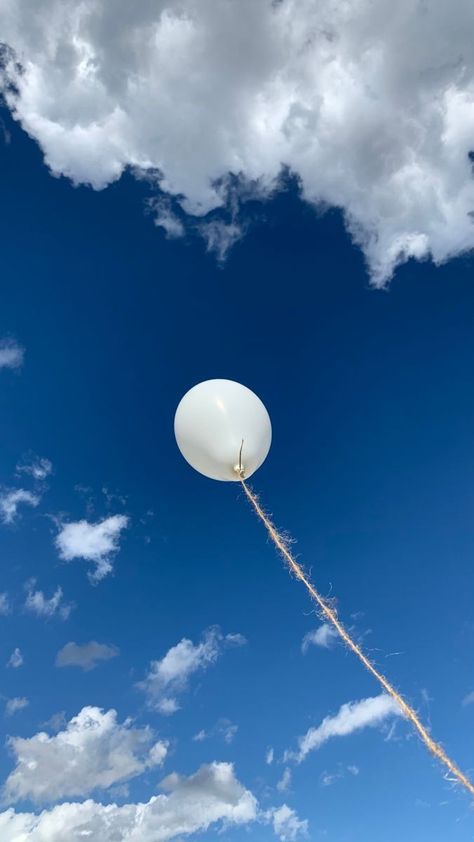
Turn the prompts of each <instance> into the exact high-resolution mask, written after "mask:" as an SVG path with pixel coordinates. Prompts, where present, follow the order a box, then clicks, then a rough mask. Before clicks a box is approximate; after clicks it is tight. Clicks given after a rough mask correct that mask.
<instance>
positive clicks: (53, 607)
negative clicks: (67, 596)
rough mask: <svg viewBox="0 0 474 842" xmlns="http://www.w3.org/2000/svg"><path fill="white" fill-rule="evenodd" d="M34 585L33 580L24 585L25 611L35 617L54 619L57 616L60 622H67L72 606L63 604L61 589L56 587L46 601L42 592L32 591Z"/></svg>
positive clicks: (34, 581)
mask: <svg viewBox="0 0 474 842" xmlns="http://www.w3.org/2000/svg"><path fill="white" fill-rule="evenodd" d="M35 584H36V580H35V579H30V581H29V582H27V583H26V585H25V588H26V600H25V609H26V611H30V612H31V613H32V614H36V616H37V617H54V616H56V615H57V616H58V617H60V618H61V619H62V620H67V618H68V617H69V615H70V613H71V611H72V608H73V605H72V603H67V602H63V589H62V588H61V587H57V588H56V590H55V592H54V593H53V595H52V596H51V597H50V598H49V599H47V598H46V597H45V595H44V593H43V591H36V590H34V587H35Z"/></svg>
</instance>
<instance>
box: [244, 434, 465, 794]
mask: <svg viewBox="0 0 474 842" xmlns="http://www.w3.org/2000/svg"><path fill="white" fill-rule="evenodd" d="M242 445H243V442H242ZM235 471H236V473H237V474H238V476H239V479H240V482H241V485H242V488H243V489H244V491H245V494H246V495H247V499H248V500H249V502H250V503H251V505H252V507H253V508H254V510H255V512H256V514H257V515H258V517H259V518H260V520H261V521H262V523H263V525H264V526H265V528H266V530H267V532H268V534H269V536H270V538H271V540H272V542H273V543H274V545H275V547H276V548H277V550H278V552H279V553H280V554H281V555H282V556H283V558H284V560H285V562H286V563H287V565H288V567H289V569H290V571H291V572H292V573H294V575H295V576H296V578H297V579H299V580H300V582H302V583H303V585H304V586H305V588H306V590H307V591H308V593H309V594H310V596H311V598H312V599H313V600H314V601H315V602H316V604H317V606H318V608H319V611H320V614H321V616H322V617H325V618H326V619H327V620H328V621H329V622H330V623H331V625H332V626H333V627H334V628H335V629H336V631H337V633H338V635H339V636H340V637H341V638H342V640H343V641H344V643H345V644H346V646H347V647H348V648H349V649H350V650H351V651H352V652H353V653H354V655H356V656H357V657H358V658H359V661H361V663H362V664H363V665H364V667H365V668H366V670H368V672H370V673H371V674H372V675H373V676H374V678H376V679H377V681H378V682H379V684H380V685H381V686H382V687H383V689H384V690H385V692H386V693H388V695H389V696H391V697H392V699H394V701H395V702H396V703H397V705H398V706H399V707H400V709H401V711H402V713H403V715H404V716H405V717H406V718H407V719H408V720H409V721H410V722H411V723H412V725H413V726H414V728H415V730H416V731H417V732H418V735H419V736H420V738H421V739H422V741H423V742H424V744H425V746H426V748H427V749H428V751H430V752H431V754H432V755H434V757H436V759H437V760H439V761H440V762H441V763H443V764H444V765H445V766H446V767H447V768H448V769H449V771H450V772H451V774H452V775H454V778H455V780H456V781H458V782H459V783H460V784H462V786H464V787H465V788H466V789H467V790H468V791H469V792H470V793H471V795H474V785H473V784H472V783H471V781H470V780H469V778H467V777H466V775H465V774H464V773H463V772H462V771H461V770H460V769H459V768H458V767H457V766H456V764H455V763H454V762H453V761H452V760H451V759H450V758H449V757H448V755H447V754H446V752H445V751H444V749H443V748H442V746H440V745H439V743H436V742H435V741H434V740H432V739H431V737H430V735H429V733H428V731H427V730H426V728H425V727H424V725H423V723H422V722H420V720H419V718H418V716H417V714H416V712H415V711H414V710H413V708H412V707H410V705H409V704H408V702H406V701H405V699H404V698H403V697H402V696H401V695H400V693H397V691H396V690H395V688H394V687H392V685H391V684H390V682H389V681H388V680H387V679H386V678H385V676H384V675H382V673H380V672H379V671H378V670H377V669H376V667H375V666H374V664H373V663H372V662H371V661H370V660H369V658H368V657H367V656H366V655H364V653H363V651H362V649H361V648H360V646H358V644H357V643H356V642H355V640H353V639H352V637H351V636H350V634H349V632H348V631H347V630H346V629H345V627H344V625H343V624H342V623H341V621H340V620H339V619H338V617H337V614H336V611H335V610H334V609H333V608H331V606H330V605H328V603H327V602H326V600H325V599H323V597H322V596H321V594H320V593H318V591H317V590H316V588H315V587H314V585H312V584H311V582H310V580H309V579H308V578H307V576H306V575H305V572H304V570H303V568H302V567H301V566H300V565H299V564H298V562H297V561H296V559H295V558H294V557H293V556H292V554H291V552H290V550H289V548H288V540H287V539H286V538H285V537H284V536H283V535H282V534H281V533H280V532H279V531H278V530H277V528H276V527H275V526H274V524H273V523H272V521H271V520H270V518H269V517H268V515H266V514H265V512H264V510H263V509H262V507H261V505H260V503H259V501H258V497H257V496H256V494H254V492H253V491H252V490H251V489H250V488H249V486H248V485H247V483H246V481H245V475H244V468H243V467H242V447H241V448H240V453H239V464H238V465H236V467H235Z"/></svg>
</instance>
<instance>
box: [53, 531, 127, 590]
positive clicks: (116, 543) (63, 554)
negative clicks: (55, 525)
mask: <svg viewBox="0 0 474 842" xmlns="http://www.w3.org/2000/svg"><path fill="white" fill-rule="evenodd" d="M128 523H129V518H128V517H127V516H126V515H110V517H106V518H104V519H103V520H101V521H98V522H97V523H89V522H88V521H87V520H78V521H73V522H71V523H63V524H61V528H60V530H59V532H58V534H57V536H56V539H55V545H56V549H57V550H58V553H59V557H60V558H62V559H63V560H64V561H73V560H74V559H84V560H85V561H90V562H92V563H93V564H95V568H94V570H93V571H92V572H91V573H89V574H88V575H89V579H90V580H91V582H93V583H94V584H97V583H98V582H100V581H101V580H102V579H103V578H104V577H105V576H107V575H108V574H109V573H111V572H112V569H113V563H112V559H113V556H114V555H115V554H116V553H117V552H118V550H119V548H120V536H121V533H122V531H123V530H124V529H125V528H126V527H127V526H128Z"/></svg>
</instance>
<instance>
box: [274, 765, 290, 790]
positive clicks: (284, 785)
mask: <svg viewBox="0 0 474 842" xmlns="http://www.w3.org/2000/svg"><path fill="white" fill-rule="evenodd" d="M290 785H291V770H290V769H288V767H287V768H286V769H285V770H284V771H283V775H282V776H281V778H280V780H279V781H278V783H277V785H276V788H277V790H278V792H286V791H287V789H289V787H290Z"/></svg>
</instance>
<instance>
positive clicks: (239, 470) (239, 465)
mask: <svg viewBox="0 0 474 842" xmlns="http://www.w3.org/2000/svg"><path fill="white" fill-rule="evenodd" d="M243 449H244V440H243V439H242V443H241V445H240V450H239V461H238V463H237V465H234V471H235V473H236V474H238V476H239V479H242V480H243V479H245V469H244V466H243V465H242V451H243Z"/></svg>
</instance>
